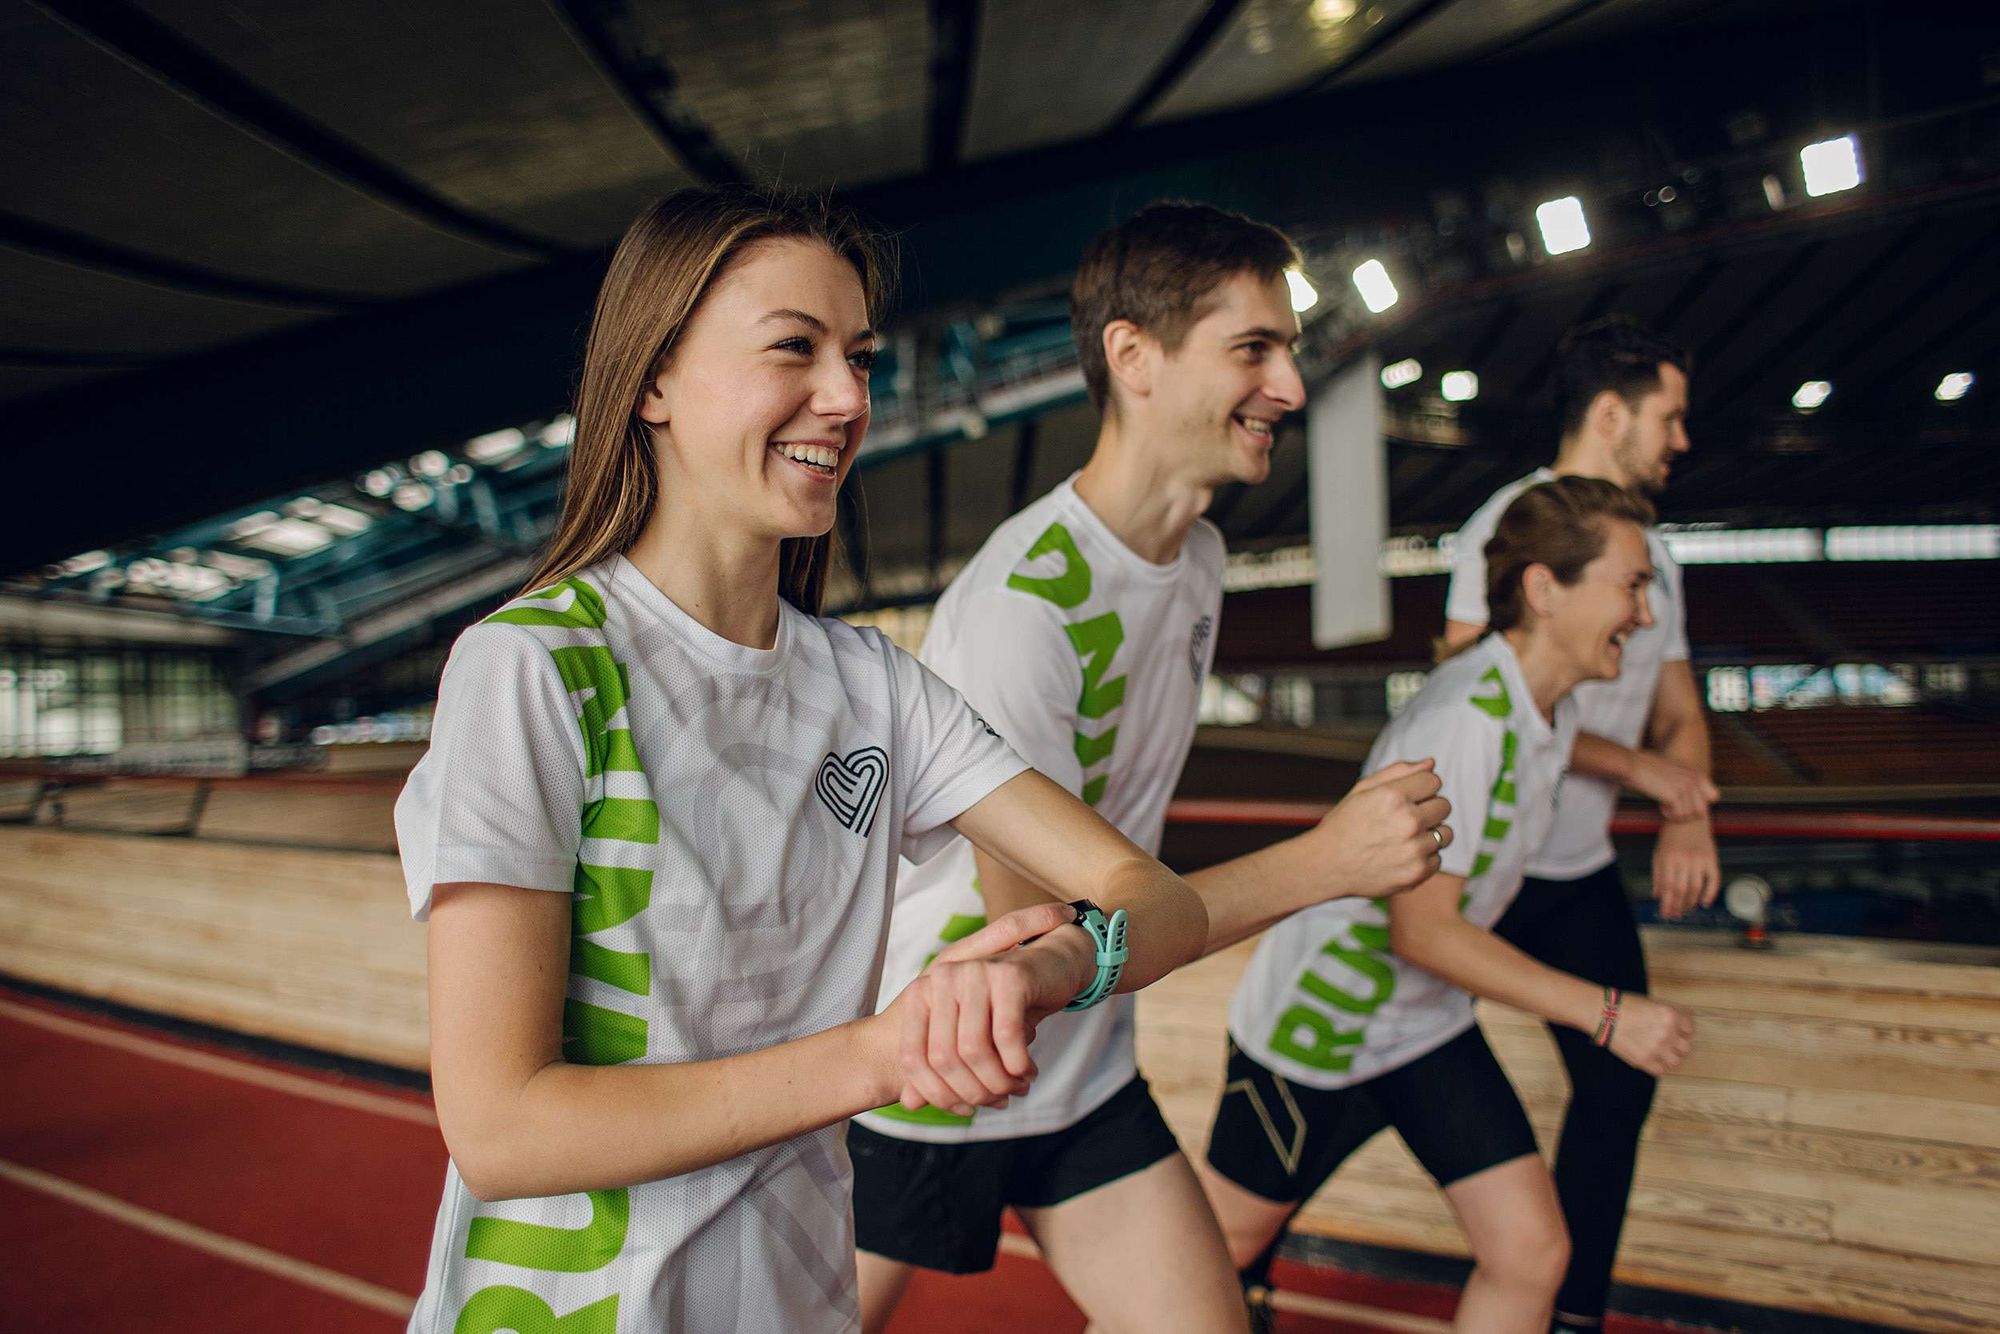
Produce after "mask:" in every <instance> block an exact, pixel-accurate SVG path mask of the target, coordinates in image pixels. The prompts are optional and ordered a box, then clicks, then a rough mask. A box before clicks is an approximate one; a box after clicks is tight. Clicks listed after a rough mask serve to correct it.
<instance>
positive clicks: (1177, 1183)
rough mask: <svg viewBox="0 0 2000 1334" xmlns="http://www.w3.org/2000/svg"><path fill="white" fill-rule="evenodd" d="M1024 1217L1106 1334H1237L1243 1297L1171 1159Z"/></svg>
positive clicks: (1192, 1190)
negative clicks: (1232, 1333)
mask: <svg viewBox="0 0 2000 1334" xmlns="http://www.w3.org/2000/svg"><path fill="white" fill-rule="evenodd" d="M1019 1212H1020V1214H1021V1219H1022V1221H1023V1222H1025V1223H1026V1224H1027V1225H1028V1231H1029V1232H1030V1233H1032V1234H1033V1236H1034V1238H1035V1241H1036V1243H1037V1244H1039V1245H1040V1246H1041V1248H1042V1257H1043V1259H1045V1260H1046V1261H1047V1262H1048V1265H1049V1268H1050V1269H1051V1270H1052V1271H1054V1273H1055V1276H1056V1278H1057V1279H1059V1280H1060V1281H1061V1283H1062V1285H1063V1287H1064V1288H1065V1289H1066V1290H1067V1291H1068V1292H1069V1295H1070V1296H1071V1297H1072V1298H1074V1299H1075V1300H1076V1304H1077V1305H1078V1306H1080V1307H1082V1308H1083V1312H1084V1314H1085V1315H1086V1316H1088V1317H1089V1318H1090V1324H1091V1328H1092V1329H1095V1330H1100V1331H1104V1334H1123V1332H1124V1331H1131V1334H1146V1332H1147V1331H1155V1330H1157V1331H1161V1332H1162V1334H1166V1332H1168V1331H1179V1330H1185V1331H1188V1334H1207V1332H1208V1331H1211V1330H1225V1329H1233V1328H1240V1327H1241V1325H1242V1322H1243V1294H1242V1290H1241V1288H1239V1286H1238V1285H1237V1281H1236V1267H1235V1265H1233V1264H1232V1263H1231V1262H1230V1259H1229V1254H1228V1251H1227V1250H1226V1249H1225V1247H1224V1245H1223V1240H1222V1231H1221V1229H1220V1227H1219V1226H1218V1225H1217V1223H1216V1221H1215V1215H1214V1214H1213V1213H1212V1212H1211V1211H1210V1209H1209V1205H1208V1201H1207V1200H1206V1199H1205V1198H1204V1197H1203V1195H1202V1189H1201V1186H1200V1185H1199V1183H1197V1182H1196V1180H1195V1175H1194V1171H1193V1169H1192V1168H1190V1167H1189V1166H1188V1161H1187V1159H1186V1158H1185V1157H1183V1156H1182V1155H1181V1154H1180V1153H1179V1152H1178V1151H1177V1152H1175V1153H1173V1154H1171V1155H1170V1156H1168V1157H1166V1158H1163V1159H1161V1160H1160V1161H1158V1162H1156V1163H1154V1164H1153V1165H1152V1166H1150V1167H1146V1168H1143V1169H1141V1170H1140V1171H1137V1172H1134V1173H1131V1174H1130V1175H1127V1176H1123V1177H1120V1178H1118V1179H1117V1180H1115V1181H1112V1182H1110V1183H1108V1184H1106V1185H1103V1186H1100V1187H1098V1188H1097V1189H1095V1190H1091V1191H1086V1192H1085V1193H1083V1194H1081V1195H1077V1196H1074V1197H1072V1198H1070V1199H1068V1200H1065V1201H1063V1202H1062V1203H1061V1204H1056V1205H1051V1206H1048V1207H1045V1208H1024V1209H1021V1210H1020V1211H1019Z"/></svg>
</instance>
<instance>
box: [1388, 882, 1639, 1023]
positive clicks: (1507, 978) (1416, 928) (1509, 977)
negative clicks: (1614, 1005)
mask: <svg viewBox="0 0 2000 1334" xmlns="http://www.w3.org/2000/svg"><path fill="white" fill-rule="evenodd" d="M1390 948H1392V949H1393V950H1395V952H1396V954H1397V955H1398V956H1400V957H1401V958H1404V959H1407V960H1408V961H1409V962H1411V963H1413V964H1415V965H1417V967H1419V968H1422V969H1423V970H1424V971H1425V972H1428V973H1434V974H1436V975H1437V976H1438V977H1441V978H1443V979H1444V980H1445V981H1447V982H1449V983H1451V984H1452V985H1453V986H1456V987H1460V988H1462V989H1464V990H1466V991H1469V992H1471V993H1472V994H1473V995H1475V996H1481V997H1484V998H1485V999H1487V1000H1494V1001H1499V1002H1500V1003H1501V1004H1502V1005H1511V1006H1513V1007H1514V1008H1515V1009H1517V1010H1523V1011H1526V1012H1527V1013H1529V1014H1532V1015H1534V1016H1535V1017H1537V1018H1539V1019H1546V1020H1547V1021H1549V1022H1550V1023H1553V1024H1564V1025H1567V1026H1568V1027H1570V1028H1575V1029H1580V1030H1582V1031H1583V1032H1586V1033H1588V1032H1590V1031H1591V1030H1592V1029H1593V1028H1594V1027H1595V1025H1596V1023H1597V1020H1598V1017H1599V1015H1600V1013H1601V1011H1602V1007H1603V992H1602V990H1600V989H1599V988H1598V987H1597V986H1595V985H1593V984H1592V983H1589V982H1586V981H1584V980H1583V979H1582V978H1579V977H1573V976H1571V975H1570V974H1568V973H1564V972H1561V971H1558V970H1557V969H1554V968H1550V967H1549V966H1548V965H1547V964H1544V963H1540V962H1538V961H1537V960H1535V959H1533V958H1530V957H1529V956H1528V955H1526V954H1523V953H1522V952H1521V951H1520V950H1518V949H1515V948H1514V947H1513V946H1512V945H1510V944H1508V943H1507V942H1506V941H1504V940H1502V939H1501V938H1500V937H1498V936H1496V935H1494V934H1493V933H1492V932H1491V931H1487V930H1485V929H1484V928H1482V927H1477V926H1474V925H1473V924H1472V923H1470V922H1468V921H1466V920H1465V919H1464V918H1462V917H1459V916H1457V915H1456V914H1452V915H1450V916H1448V917H1447V916H1444V915H1439V916H1438V917H1436V918H1426V919H1424V920H1423V922H1422V923H1421V924H1417V923H1403V922H1398V921H1396V919H1395V916H1394V913H1393V909H1392V915H1391V925H1390Z"/></svg>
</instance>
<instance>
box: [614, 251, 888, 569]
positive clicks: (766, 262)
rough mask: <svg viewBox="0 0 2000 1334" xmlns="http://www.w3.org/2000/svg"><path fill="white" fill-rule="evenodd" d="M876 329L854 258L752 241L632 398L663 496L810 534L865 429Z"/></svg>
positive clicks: (764, 530) (755, 524) (753, 526)
mask: <svg viewBox="0 0 2000 1334" xmlns="http://www.w3.org/2000/svg"><path fill="white" fill-rule="evenodd" d="M874 359H875V335H874V332H873V331H872V330H870V329H869V327H868V303H867V300H866V298H865V296H864V295H863V293H862V288H861V278H860V275H859V274H857V273H856V272H855V270H854V266H853V265H852V264H850V263H848V262H847V261H846V260H844V259H842V258H841V257H840V256H838V255H836V254H834V253H833V252H832V251H831V250H828V249H827V248H826V247H825V246H824V245H821V244H820V243H819V242H817V241H807V240H795V239H783V240H774V241H762V242H759V243H757V244H755V245H753V246H751V247H750V248H749V249H748V250H746V251H744V252H743V254H741V255H740V256H738V257H737V259H736V260H735V262H734V263H732V264H731V265H730V266H729V268H728V269H726V270H725V271H724V272H723V274H722V276H721V277H719V278H717V279H716V281H715V282H714V283H713V284H712V285H711V286H710V288H709V290H708V293H707V295H706V296H705V297H704V298H703V299H702V302H701V305H700V306H699V307H697V308H696V310H695V313H694V316H693V318H692V319H690V320H689V321H688V324H687V328H686V329H685V330H684V331H683V332H682V334H681V339H680V343H679V345H678V346H677V347H676V348H675V350H674V353H673V357H672V360H671V361H670V363H669V364H668V366H667V369H666V370H665V371H664V372H662V373H661V374H660V375H659V377H658V378H657V379H655V380H654V381H653V382H652V383H651V384H650V385H648V386H647V388H646V390H645V392H644V393H643V394H642V395H641V397H640V402H639V416H640V417H641V418H642V419H643V420H644V421H646V422H647V423H649V424H650V425H651V426H652V427H653V428H654V429H653V436H654V440H655V441H656V443H657V446H658V448H659V452H660V465H661V467H660V475H661V486H662V490H663V493H664V503H666V504H691V505H697V506H699V507H701V509H702V510H703V511H704V517H705V518H706V519H708V520H710V521H712V522H719V523H720V524H722V525H724V526H735V527H738V528H740V529H742V530H743V531H745V532H746V533H748V534H750V535H754V536H757V537H760V538H787V537H817V536H819V535H820V534H821V533H824V532H826V531H827V530H829V529H830V528H832V527H833V521H834V514H835V509H834V496H835V493H836V492H837V491H838V490H839V489H840V483H841V481H842V479H843V478H845V477H846V476H847V470H848V469H849V468H851V467H852V466H853V465H854V453H855V450H856V449H857V448H858V447H859V446H860V444H861V437H862V435H863V434H864V433H866V431H867V429H868V368H869V366H870V364H871V363H872V362H873V361H874Z"/></svg>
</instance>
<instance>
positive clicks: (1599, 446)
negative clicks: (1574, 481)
mask: <svg viewBox="0 0 2000 1334" xmlns="http://www.w3.org/2000/svg"><path fill="white" fill-rule="evenodd" d="M1550 471H1551V472H1553V473H1555V475H1556V476H1558V477H1595V478H1597V479H1598V480H1599V481H1603V482H1610V483H1611V484H1612V485H1614V486H1623V487H1630V485H1631V483H1630V482H1629V481H1628V480H1627V479H1626V477H1625V474H1624V472H1623V471H1622V470H1621V469H1620V468H1619V467H1618V465H1617V463H1616V462H1615V461H1614V460H1613V459H1612V457H1611V446H1610V445H1609V444H1608V443H1606V442H1604V441H1602V440H1596V439H1591V438H1589V437H1586V436H1582V435H1573V436H1568V437H1565V438H1564V440H1563V442H1562V444H1561V445H1560V446H1559V447H1558V448H1557V450H1556V461H1555V465H1554V466H1553V467H1552V468H1551V469H1550Z"/></svg>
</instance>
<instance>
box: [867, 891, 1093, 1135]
mask: <svg viewBox="0 0 2000 1334" xmlns="http://www.w3.org/2000/svg"><path fill="white" fill-rule="evenodd" d="M1074 920H1075V914H1074V913H1073V912H1072V911H1071V910H1070V909H1069V908H1068V907H1067V906H1065V905H1063V904H1060V903H1043V904H1038V905H1036V906H1034V907H1032V908H1023V909H1021V910H1019V911H1018V912H1011V913H1008V914H1007V915H1006V916H1005V917H1001V918H999V919H998V920H996V921H994V922H993V923H991V924H990V925H988V926H986V927H985V928H983V929H982V930H979V931H975V932H974V933H973V934H971V935H969V936H967V937H965V939H963V940H960V941H956V942H954V943H953V944H951V945H950V946H948V947H947V948H946V949H945V950H944V951H943V952H941V953H940V954H939V955H938V957H937V958H936V959H935V960H934V961H933V962H932V963H931V966H930V967H929V968H927V969H925V970H924V972H923V974H922V975H921V976H919V977H918V978H917V979H916V980H915V981H913V982H911V983H910V985H909V986H907V987H905V988H903V991H902V994H901V995H899V996H897V997H896V999H895V1001H894V1002H893V1003H892V1004H891V1005H890V1006H889V1008H888V1009H887V1010H884V1011H883V1012H882V1014H881V1015H880V1016H879V1017H878V1018H879V1030H880V1033H881V1035H882V1036H881V1041H882V1043H883V1045H884V1046H885V1047H886V1048H887V1049H888V1050H887V1051H885V1053H884V1063H885V1064H886V1065H890V1066H892V1067H893V1069H894V1071H895V1074H894V1077H893V1078H892V1079H891V1080H890V1083H889V1086H890V1087H895V1086H900V1089H901V1100H902V1103H903V1106H905V1107H907V1108H909V1109H910V1110H912V1111H915V1110H916V1109H917V1108H919V1107H922V1106H924V1105H925V1104H929V1105H931V1106H933V1107H941V1108H944V1109H946V1110H948V1111H951V1112H954V1113H956V1114H957V1115H959V1116H966V1115H969V1114H970V1113H971V1111H972V1109H973V1108H974V1107H1001V1106H1005V1105H1006V1103H1007V1099H1009V1098H1015V1097H1019V1096H1020V1095H1022V1094H1024V1093H1026V1092H1027V1091H1028V1085H1029V1082H1030V1081H1031V1080H1033V1078H1034V1077H1035V1073H1036V1072H1035V1063H1034V1060H1033V1059H1032V1058H1031V1057H1030V1056H1029V1054H1028V1044H1029V1043H1030V1042H1032V1041H1034V1037H1035V1025H1036V1024H1038V1023H1040V1022H1041V1021H1042V1020H1043V1019H1044V1018H1046V1017H1048V1016H1049V1015H1051V1014H1053V1013H1055V1012H1056V1011H1057V1010H1060V1009H1062V1007H1063V1006H1065V1005H1067V1004H1069V1002H1070V1000H1071V999H1072V998H1073V997H1075V995H1076V994H1077V992H1079V991H1081V990H1082V989H1083V987H1084V985H1085V984H1086V983H1088V981H1089V980H1090V977H1091V976H1092V975H1093V969H1094V967H1095V964H1094V963H1093V962H1092V959H1093V950H1092V948H1091V943H1090V939H1089V937H1088V936H1087V935H1086V934H1085V933H1084V932H1082V931H1063V930H1058V929H1057V928H1059V927H1062V926H1064V925H1066V924H1068V923H1069V922H1072V921H1074ZM1036 937H1046V939H1041V940H1038V939H1036ZM1024 941H1033V942H1034V943H1033V944H1032V945H1031V946H1029V947H1028V948H1026V949H1016V948H1015V946H1017V945H1020V944H1021V943H1022V942H1024Z"/></svg>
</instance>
